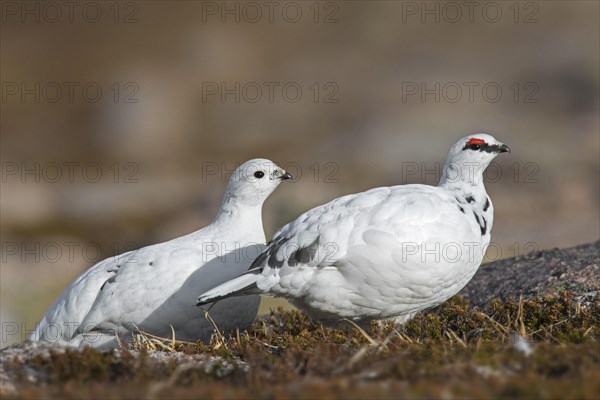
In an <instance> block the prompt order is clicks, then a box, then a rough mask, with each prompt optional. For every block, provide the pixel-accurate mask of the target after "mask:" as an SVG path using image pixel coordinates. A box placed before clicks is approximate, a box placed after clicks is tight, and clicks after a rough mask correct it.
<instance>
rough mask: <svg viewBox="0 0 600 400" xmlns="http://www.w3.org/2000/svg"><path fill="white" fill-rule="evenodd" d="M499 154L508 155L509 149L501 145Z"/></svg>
mask: <svg viewBox="0 0 600 400" xmlns="http://www.w3.org/2000/svg"><path fill="white" fill-rule="evenodd" d="M500 153H510V148H509V147H508V146H507V145H505V144H503V145H502V146H500Z"/></svg>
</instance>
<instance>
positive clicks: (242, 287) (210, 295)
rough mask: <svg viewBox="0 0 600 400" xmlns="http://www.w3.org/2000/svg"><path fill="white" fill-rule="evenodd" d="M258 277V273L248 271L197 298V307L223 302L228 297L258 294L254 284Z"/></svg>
mask: <svg viewBox="0 0 600 400" xmlns="http://www.w3.org/2000/svg"><path fill="white" fill-rule="evenodd" d="M259 276H260V274H259V272H258V271H256V270H255V271H248V272H246V273H245V274H243V275H240V276H238V277H237V278H234V279H232V280H230V281H227V282H225V283H222V284H220V285H219V286H217V287H215V288H213V289H211V290H209V291H207V292H204V293H203V294H201V295H200V297H198V303H197V304H196V305H197V306H202V305H204V304H208V303H213V302H215V301H219V300H223V299H226V298H228V297H233V296H242V295H245V294H256V293H258V287H257V286H256V282H257V281H258V277H259Z"/></svg>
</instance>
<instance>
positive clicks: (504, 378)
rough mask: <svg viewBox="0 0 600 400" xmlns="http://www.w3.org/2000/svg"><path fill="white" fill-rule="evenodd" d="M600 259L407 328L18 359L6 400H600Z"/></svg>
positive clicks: (528, 261) (510, 285) (516, 275)
mask: <svg viewBox="0 0 600 400" xmlns="http://www.w3.org/2000/svg"><path fill="white" fill-rule="evenodd" d="M598 245H599V243H598V242H597V243H594V244H589V245H585V246H579V247H576V248H572V249H565V250H549V251H543V252H539V253H535V254H531V255H529V256H523V257H520V258H517V259H512V260H502V261H499V262H496V263H493V264H488V265H485V266H483V267H482V269H481V271H480V273H478V275H477V276H476V277H475V278H474V280H473V281H472V282H471V283H470V284H469V287H467V288H466V289H465V291H464V292H463V294H464V295H465V296H466V297H468V298H469V299H470V301H471V304H472V305H475V307H472V306H471V305H469V303H468V301H467V300H465V299H463V298H461V297H456V298H454V299H452V300H451V301H449V302H447V303H445V304H444V305H442V306H441V307H438V308H437V309H434V310H431V311H430V312H428V313H423V314H420V315H418V316H417V317H416V318H414V319H413V320H412V321H410V322H409V323H407V324H406V325H404V326H402V327H394V326H391V325H385V324H384V325H381V326H378V325H373V326H372V329H371V331H369V332H361V331H359V330H358V329H357V328H354V327H349V328H347V329H344V328H342V329H331V328H323V327H322V326H321V325H319V324H315V323H313V322H311V321H310V320H308V319H307V318H306V317H305V316H304V315H303V314H301V313H299V312H296V311H285V312H284V311H276V312H273V313H272V314H271V315H270V316H268V317H266V318H263V319H261V320H259V321H257V322H256V323H255V324H254V325H253V327H252V329H251V330H250V331H248V332H243V333H241V334H240V335H239V336H237V337H234V338H221V337H217V336H215V337H214V340H213V341H212V342H211V343H210V344H206V345H205V344H186V343H173V342H170V341H164V342H161V343H159V342H158V341H156V340H152V339H151V338H147V337H146V338H145V339H144V338H140V341H138V343H137V345H136V349H130V350H123V351H109V352H98V351H95V350H91V349H86V350H83V351H74V350H69V349H64V348H58V347H55V346H49V345H39V344H32V343H24V344H20V345H16V346H12V347H10V348H7V349H4V350H2V352H0V358H1V361H2V366H1V369H0V375H1V378H2V384H1V394H2V398H3V399H4V398H9V397H18V398H37V397H60V398H81V397H87V398H89V397H94V398H107V397H116V398H140V397H143V398H173V397H180V398H194V397H203V398H257V397H259V398H307V399H308V398H334V397H354V398H399V397H410V398H432V397H433V398H465V397H469V398H490V397H495V398H508V397H510V398H546V399H557V398H564V399H567V398H568V399H571V398H579V399H597V398H599V393H600V347H599V345H598V343H599V341H600V328H599V327H600V298H599V297H598V295H597V291H598V278H599V276H598V275H599V272H598V268H599V267H598V262H599V257H598ZM520 295H523V297H522V298H521V299H519V296H520ZM493 298H499V299H497V300H492V299H493ZM144 340H148V341H147V342H144ZM153 349H156V350H153Z"/></svg>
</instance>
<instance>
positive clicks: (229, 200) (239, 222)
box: [212, 194, 265, 242]
mask: <svg viewBox="0 0 600 400" xmlns="http://www.w3.org/2000/svg"><path fill="white" fill-rule="evenodd" d="M212 225H213V226H220V227H231V229H233V231H234V232H237V233H238V234H243V233H249V234H251V235H252V236H257V237H256V238H255V239H253V240H257V241H258V240H259V239H262V240H261V241H262V242H264V241H265V239H264V230H263V226H262V203H259V204H246V203H245V202H243V201H242V200H241V199H239V198H237V197H234V196H231V195H228V194H226V195H225V197H224V198H223V202H222V204H221V209H220V210H219V213H218V214H217V216H216V217H215V219H214V220H213V223H212Z"/></svg>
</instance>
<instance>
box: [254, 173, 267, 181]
mask: <svg viewBox="0 0 600 400" xmlns="http://www.w3.org/2000/svg"><path fill="white" fill-rule="evenodd" d="M263 176H265V173H264V172H262V171H256V172H255V173H254V177H255V178H258V179H260V178H262V177H263Z"/></svg>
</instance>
